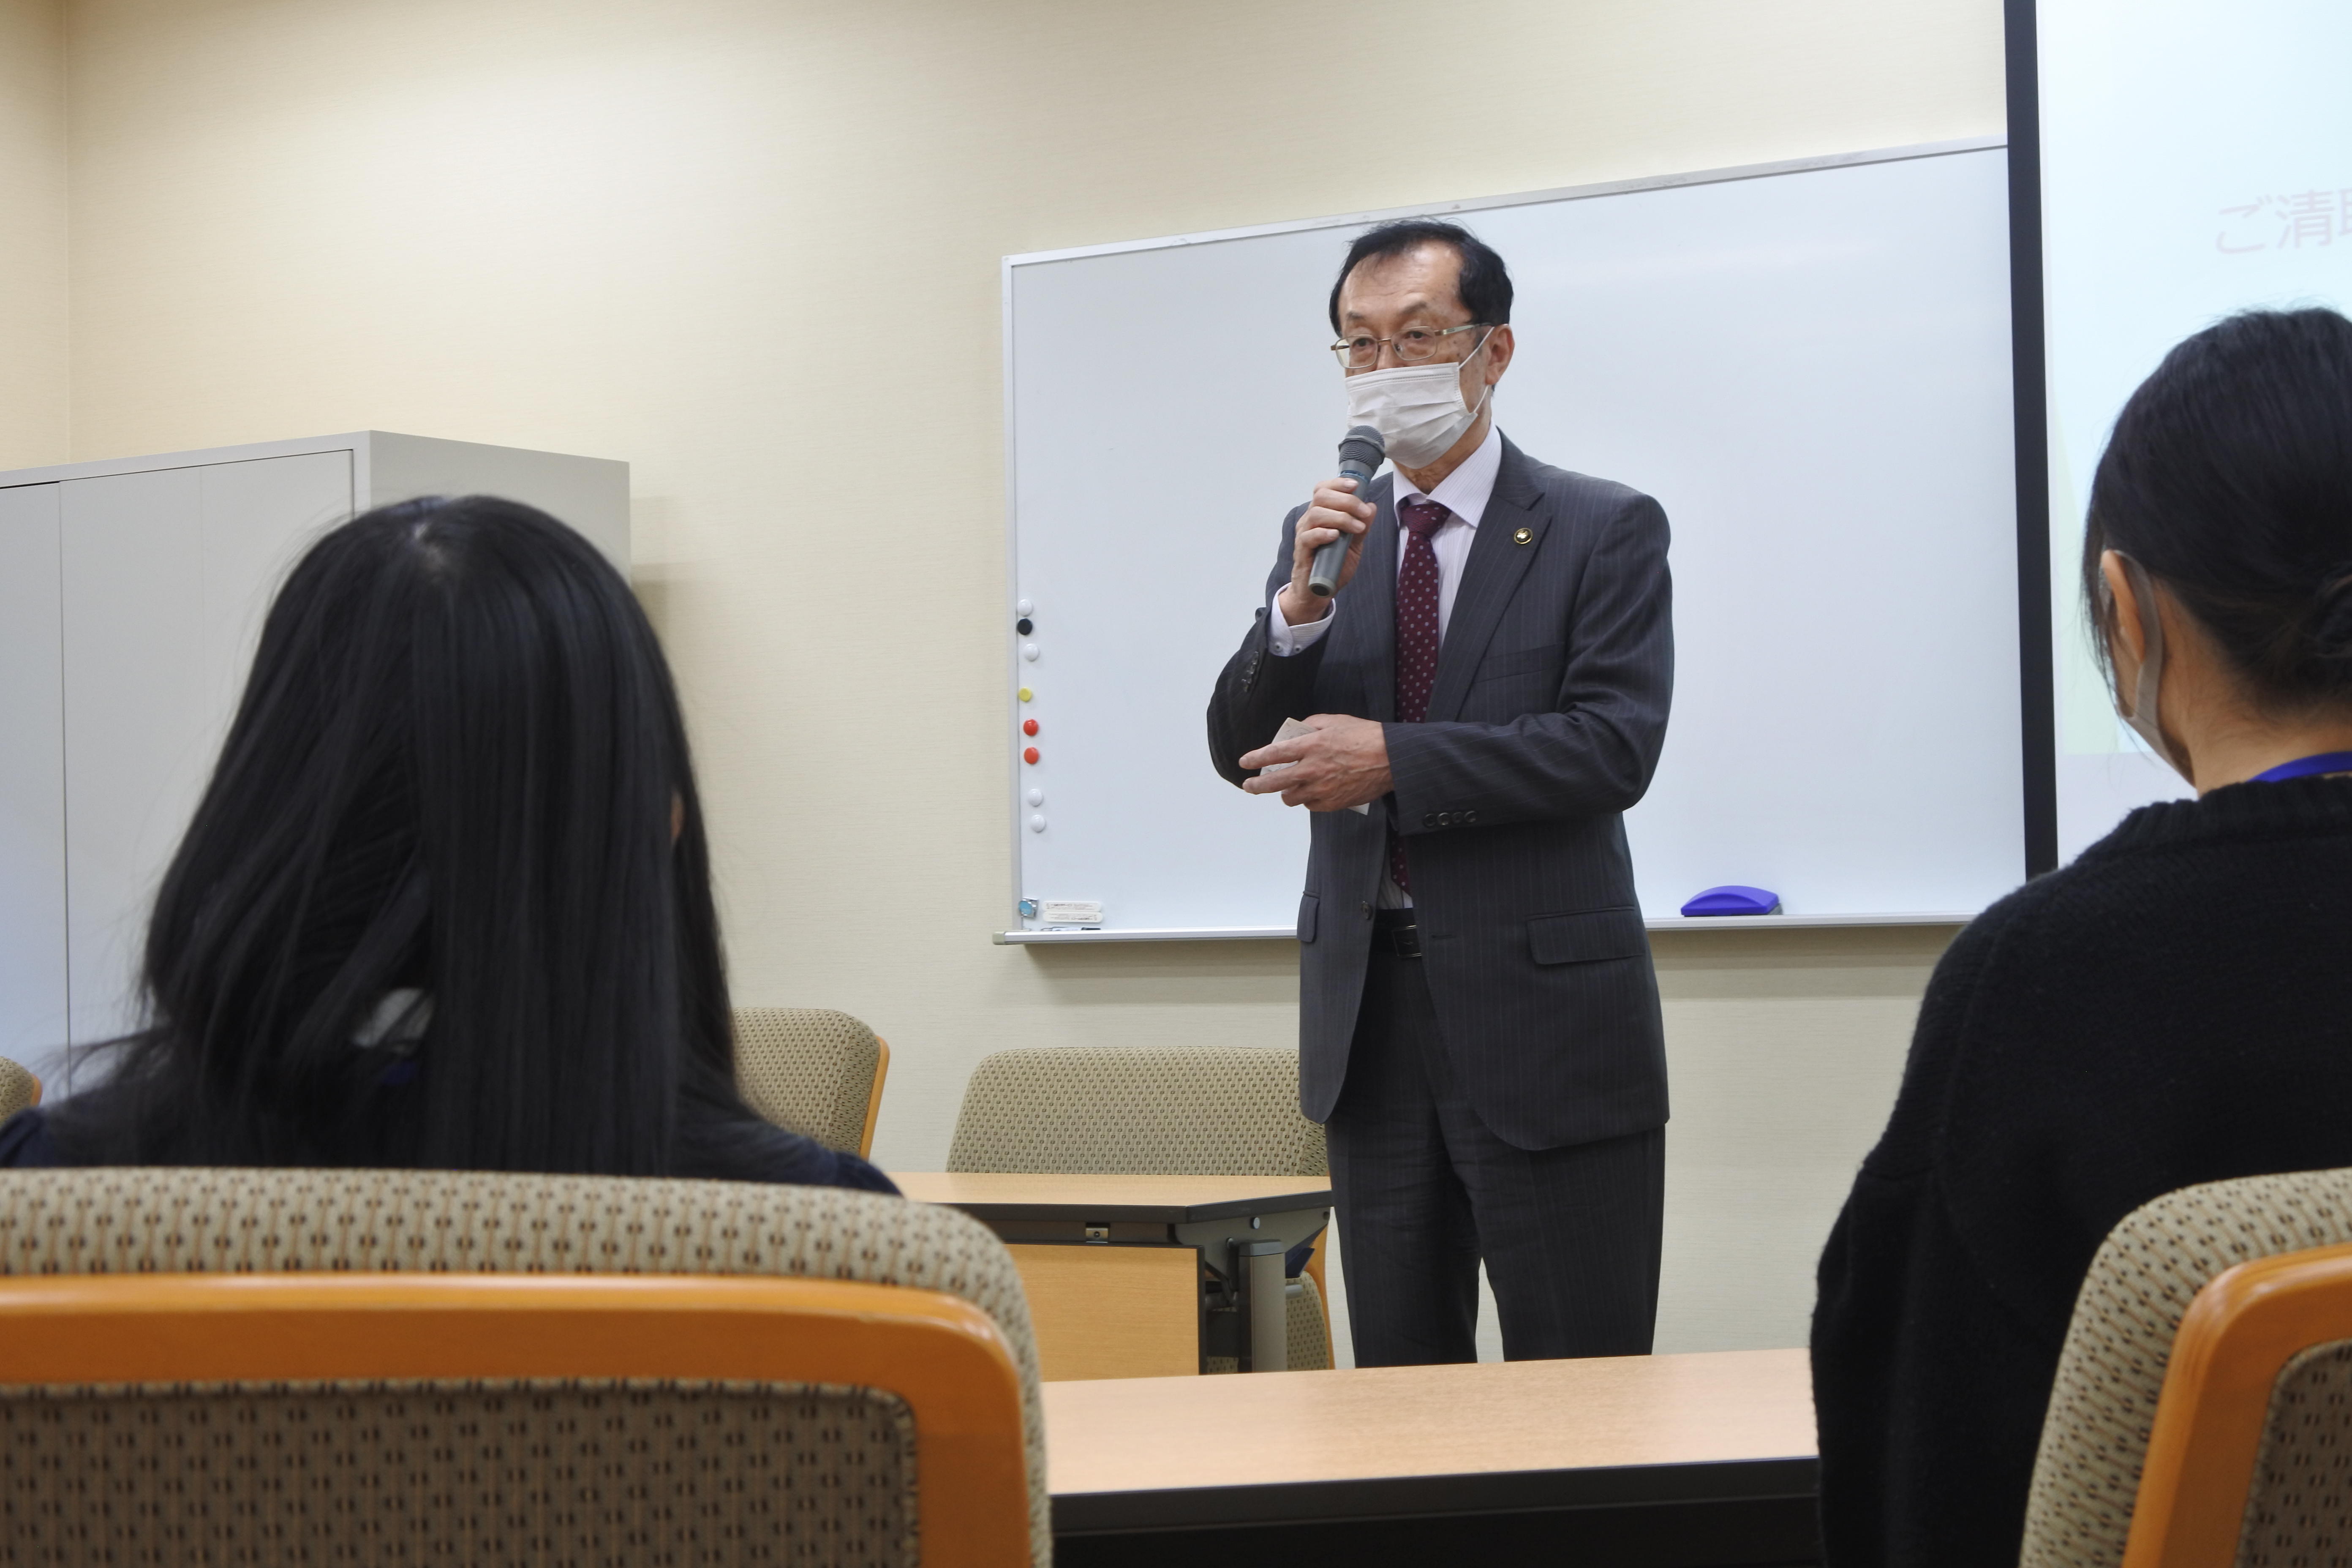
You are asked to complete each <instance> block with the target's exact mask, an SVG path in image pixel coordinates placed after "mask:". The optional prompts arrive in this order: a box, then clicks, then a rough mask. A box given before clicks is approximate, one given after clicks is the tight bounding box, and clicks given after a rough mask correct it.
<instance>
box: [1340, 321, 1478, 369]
mask: <svg viewBox="0 0 2352 1568" xmlns="http://www.w3.org/2000/svg"><path fill="white" fill-rule="evenodd" d="M1485 326H1486V322H1484V321H1471V322H1467V323H1465V325H1462V326H1459V327H1415V328H1413V329H1412V330H1411V331H1402V332H1399V333H1398V334H1397V335H1396V336H1394V337H1392V338H1374V337H1356V338H1341V339H1340V340H1339V342H1336V343H1333V344H1332V345H1331V357H1332V358H1334V359H1336V360H1338V361H1339V368H1340V369H1341V370H1347V371H1357V370H1370V369H1371V368H1372V367H1373V366H1374V365H1376V364H1378V363H1381V344H1382V343H1386V344H1387V345H1388V346H1389V347H1390V348H1391V349H1393V350H1395V351H1396V356H1397V359H1398V360H1399V361H1400V362H1401V363H1405V364H1427V363H1429V362H1430V361H1432V360H1433V359H1435V358H1436V357H1437V354H1438V351H1439V350H1440V349H1441V348H1443V347H1444V342H1445V340H1446V339H1447V338H1450V337H1452V336H1453V335H1454V333H1456V332H1475V331H1479V330H1480V329H1481V328H1483V327H1485ZM1476 352H1477V350H1475V348H1474V349H1473V350H1471V353H1476ZM1465 357H1467V356H1465Z"/></svg>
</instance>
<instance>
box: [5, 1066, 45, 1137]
mask: <svg viewBox="0 0 2352 1568" xmlns="http://www.w3.org/2000/svg"><path fill="white" fill-rule="evenodd" d="M40 1103H41V1080H40V1079H37V1078H35V1077H34V1076H33V1075H32V1073H31V1072H30V1071H29V1070H27V1069H26V1068H24V1067H21V1066H19V1065H18V1064H16V1062H12V1061H10V1060H9V1059H8V1058H5V1057H0V1121H7V1120H8V1118H10V1117H12V1116H14V1115H16V1112H18V1111H20V1110H26V1109H27V1108H28V1107H31V1106H36V1105H38V1104H40Z"/></svg>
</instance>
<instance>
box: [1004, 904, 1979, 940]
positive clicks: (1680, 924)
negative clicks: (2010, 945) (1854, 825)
mask: <svg viewBox="0 0 2352 1568" xmlns="http://www.w3.org/2000/svg"><path fill="white" fill-rule="evenodd" d="M1974 919H1976V916H1974V915H1971V914H1959V913H1952V912H1946V913H1932V912H1923V913H1918V914H1890V915H1706V916H1700V917H1696V918H1694V917H1691V916H1685V915H1664V916H1661V917H1659V918H1658V919H1655V920H1646V921H1643V922H1642V923H1643V925H1645V926H1647V927H1649V928H1650V930H1652V931H1716V930H1722V929H1728V928H1730V927H1734V926H1737V927H1738V928H1739V929H1741V930H1743V931H1750V930H1755V929H1757V928H1759V927H1761V928H1764V929H1768V930H1773V931H1813V930H1821V929H1824V928H1830V927H1839V926H1964V925H1966V924H1968V923H1969V921H1972V920H1974ZM1297 937H1298V933H1297V931H1295V930H1294V929H1292V928H1291V927H1289V926H1235V927H1231V928H1219V927H1213V926H1171V927H1166V928H1163V929H1160V930H1157V931H1118V930H1108V931H998V932H996V933H995V935H994V940H995V942H996V944H997V945H998V946H999V947H1014V946H1020V945H1022V944H1024V943H1029V942H1034V943H1039V944H1047V943H1059V942H1251V941H1261V940H1271V939H1276V938H1279V939H1281V940H1282V941H1285V942H1295V941H1297Z"/></svg>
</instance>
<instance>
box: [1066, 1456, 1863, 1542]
mask: <svg viewBox="0 0 2352 1568" xmlns="http://www.w3.org/2000/svg"><path fill="white" fill-rule="evenodd" d="M1820 1475H1821V1461H1820V1460H1819V1459H1818V1458H1815V1457H1813V1456H1811V1455H1790V1456H1786V1457H1781V1458H1759V1459H1716V1460H1700V1461H1695V1462H1691V1463H1682V1464H1666V1465H1612V1466H1578V1467H1574V1468H1559V1469H1529V1470H1479V1471H1469V1472H1463V1473H1458V1474H1451V1475H1434V1476H1373V1477H1351V1478H1349V1479H1344V1480H1317V1481H1269V1482H1262V1483H1255V1484H1248V1485H1241V1486H1220V1487H1181V1488H1176V1487H1171V1488H1154V1489H1148V1490H1129V1491H1090V1492H1056V1493H1055V1495H1054V1533H1055V1535H1057V1536H1058V1535H1095V1534H1102V1535H1110V1534H1119V1533H1124V1532H1127V1531H1147V1530H1171V1529H1178V1530H1181V1529H1201V1528H1213V1527H1216V1526H1220V1525H1246V1524H1309V1523H1316V1522H1319V1521H1335V1520H1361V1519H1381V1518H1390V1519H1408V1518H1413V1517H1418V1516H1427V1515H1433V1514H1465V1513H1502V1512H1515V1511H1524V1510H1536V1509H1578V1508H1624V1507H1629V1506H1641V1505H1643V1504H1652V1505H1655V1504H1671V1503H1714V1502H1743V1501H1753V1500H1769V1499H1774V1498H1800V1497H1811V1496H1813V1495H1814V1494H1815V1493H1816V1492H1817V1491H1818V1490H1819V1489H1820Z"/></svg>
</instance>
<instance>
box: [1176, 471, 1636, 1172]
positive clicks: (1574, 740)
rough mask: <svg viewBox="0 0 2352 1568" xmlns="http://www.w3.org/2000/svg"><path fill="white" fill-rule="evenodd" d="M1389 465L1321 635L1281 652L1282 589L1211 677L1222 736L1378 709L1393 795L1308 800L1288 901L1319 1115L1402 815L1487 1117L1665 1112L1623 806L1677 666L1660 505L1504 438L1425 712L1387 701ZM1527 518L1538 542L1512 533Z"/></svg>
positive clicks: (1569, 1119)
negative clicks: (1419, 716)
mask: <svg viewBox="0 0 2352 1568" xmlns="http://www.w3.org/2000/svg"><path fill="white" fill-rule="evenodd" d="M1393 489H1394V480H1393V479H1390V478H1387V477H1385V476H1384V477H1382V478H1381V479H1378V480H1376V481H1375V482H1374V484H1373V486H1372V490H1371V500H1373V501H1374V503H1375V504H1376V505H1377V506H1378V508H1379V511H1380V515H1379V519H1378V521H1375V522H1374V524H1373V525H1372V528H1371V531H1370V537H1369V538H1368V539H1367V541H1366V542H1365V545H1364V555H1363V561H1362V563H1361V564H1360V567H1359V569H1358V571H1357V573H1356V575H1355V578H1354V579H1353V581H1351V582H1350V583H1349V585H1348V586H1347V587H1346V588H1344V589H1342V590H1340V593H1339V598H1338V600H1337V603H1336V605H1335V610H1334V613H1335V614H1336V616H1338V619H1337V620H1336V621H1335V622H1334V623H1333V624H1332V627H1331V630H1330V632H1329V633H1328V635H1327V636H1325V637H1323V638H1321V639H1320V640H1319V641H1318V642H1317V643H1316V644H1315V645H1314V646H1313V647H1310V648H1307V649H1306V650H1304V651H1303V652H1300V653H1297V654H1295V655H1293V656H1291V657H1290V658H1275V657H1274V656H1273V655H1272V654H1270V653H1268V652H1267V650H1266V616H1267V613H1268V612H1267V609H1266V601H1267V600H1268V599H1271V598H1272V597H1273V595H1274V594H1275V593H1276V590H1278V589H1279V588H1280V586H1281V585H1282V584H1284V583H1286V582H1287V581H1288V580H1289V577H1290V552H1291V535H1292V533H1293V531H1295V530H1296V529H1297V523H1298V516H1299V512H1301V511H1304V510H1306V509H1305V508H1304V507H1301V508H1299V509H1297V510H1294V511H1293V512H1291V514H1290V515H1289V517H1287V518H1286V519H1285V520H1284V521H1283V528H1282V548H1281V550H1280V552H1279V553H1278V554H1277V556H1276V563H1275V570H1274V574H1273V575H1272V576H1271V577H1270V578H1269V579H1268V580H1267V586H1266V591H1265V594H1264V595H1261V596H1260V599H1259V603H1258V612H1257V623H1256V624H1255V626H1252V627H1251V628H1250V633H1249V636H1248V637H1244V639H1243V641H1242V646H1241V647H1240V649H1239V650H1238V651H1237V652H1235V653H1234V657H1233V658H1232V659H1231V660H1230V661H1229V662H1228V663H1227V664H1226V666H1225V668H1224V671H1223V674H1222V675H1220V676H1219V678H1218V680H1217V689H1216V693H1215V695H1214V696H1213V698H1212V699H1211V700H1210V702H1209V750H1210V752H1211V754H1212V755H1213V758H1214V760H1215V762H1216V766H1217V771H1218V772H1219V773H1223V775H1224V776H1225V777H1226V778H1227V779H1229V780H1231V781H1232V782H1233V783H1234V784H1240V783H1241V782H1242V781H1243V780H1244V778H1247V777H1248V776H1250V775H1249V774H1248V773H1246V772H1245V771H1244V769H1243V768H1242V767H1241V765H1240V763H1239V758H1240V757H1241V756H1242V754H1243V753H1244V752H1249V751H1252V750H1255V748H1256V747H1259V746H1262V745H1264V744H1265V743H1266V742H1268V741H1270V740H1272V739H1273V738H1274V732H1275V731H1276V730H1277V729H1279V728H1280V727H1281V725H1282V721H1283V720H1285V719H1286V718H1305V717H1307V715H1309V714H1313V713H1352V714H1356V715H1359V716H1360V717H1364V718H1370V719H1378V720H1381V721H1383V722H1384V723H1385V724H1386V726H1387V740H1388V751H1389V765H1390V769H1391V773H1393V775H1394V778H1395V783H1396V788H1395V792H1394V793H1393V794H1391V795H1388V796H1387V797H1385V798H1384V799H1383V800H1381V801H1380V802H1377V803H1375V805H1374V807H1373V809H1372V811H1371V812H1370V814H1368V815H1365V816H1359V815H1357V814H1356V813H1354V812H1352V811H1334V812H1318V813H1316V814H1315V816H1314V840H1313V848H1312V850H1311V851H1310V852H1309V854H1308V857H1307V889H1306V891H1305V893H1304V895H1303V896H1302V897H1301V898H1300V899H1299V901H1298V941H1299V944H1300V946H1299V1015H1298V1035H1299V1104H1300V1109H1301V1110H1304V1111H1305V1112H1306V1113H1307V1115H1308V1116H1310V1117H1312V1118H1313V1119H1315V1120H1316V1121H1324V1120H1327V1119H1328V1117H1329V1115H1330V1113H1331V1108H1332V1107H1333V1106H1334V1105H1335V1104H1337V1103H1338V1101H1339V1090H1340V1087H1341V1086H1342V1085H1343V1084H1344V1083H1345V1082H1346V1080H1347V1073H1348V1049H1349V1042H1350V1040H1351V1039H1352V1038H1353V1037H1354V1034H1355V1026H1356V1014H1357V1010H1358V1008H1359V1006H1360V1004H1361V1002H1362V999H1363V992H1364V972H1365V969H1366V967H1367V964H1368V963H1369V960H1370V949H1371V931H1372V919H1371V916H1372V910H1373V907H1374V904H1375V901H1376V900H1377V898H1378V895H1379V888H1380V883H1381V878H1382V877H1383V876H1385V875H1386V872H1387V830H1388V828H1389V827H1390V826H1394V827H1395V828H1396V830H1397V832H1398V833H1399V834H1401V835H1402V836H1403V837H1404V841H1405V854H1406V858H1407V859H1408V862H1409V863H1410V865H1411V867H1412V894H1413V902H1414V904H1415V906H1416V908H1417V909H1418V910H1419V911H1420V912H1419V921H1418V923H1419V926H1420V929H1421V939H1422V947H1423V953H1424V958H1423V963H1425V964H1426V966H1427V973H1428V977H1429V988H1430V992H1431V994H1432V997H1433V1000H1434V1002H1435V1004H1436V1007H1437V1017H1438V1024H1439V1027H1440V1029H1441V1030H1442V1031H1443V1033H1444V1039H1445V1047H1446V1051H1447V1054H1448V1055H1449V1056H1450V1057H1451V1058H1452V1059H1453V1062H1454V1069H1455V1071H1456V1073H1457V1074H1458V1075H1459V1077H1460V1079H1461V1080H1462V1082H1463V1084H1464V1085H1465V1089H1467V1092H1468V1093H1469V1096H1470V1100H1471V1103H1472V1105H1473V1106H1474V1107H1475V1109H1476V1110H1477V1112H1478V1114H1479V1116H1480V1117H1481V1118H1482V1119H1483V1120H1484V1121H1486V1125H1487V1126H1488V1127H1489V1128H1491V1129H1492V1130H1493V1131H1495V1132H1496V1134H1497V1135H1498V1136H1500V1137H1502V1138H1503V1139H1505V1140H1506V1141H1507V1142H1511V1143H1513V1144H1515V1145H1517V1146H1518V1147H1520V1148H1523V1149H1549V1148H1556V1147H1559V1146H1560V1145H1563V1144H1569V1143H1580V1142H1589V1141H1591V1140H1593V1139H1599V1138H1612V1137H1616V1136H1618V1135H1620V1134H1622V1133H1628V1132H1638V1131H1643V1130H1644V1129H1647V1128H1651V1127H1656V1126H1659V1125H1661V1124H1662V1123H1664V1121H1665V1120H1666V1063H1665V1047H1664V1036H1663V1032H1662V1029H1661V1027H1660V1023H1659V1017H1658V986H1657V977H1656V974H1655V973H1654V971H1653V969H1652V968H1651V963H1650V947H1649V941H1648V937H1647V934H1646V933H1645V931H1643V925H1642V913H1641V910H1640V908H1639V907H1638V906H1637V904H1636V903H1635V900H1634V896H1633V860H1632V858H1631V856H1630V855H1629V854H1628V853H1627V850H1626V847H1625V827H1624V822H1623V818H1622V816H1621V814H1622V812H1623V811H1624V810H1625V809H1626V808H1627V807H1629V806H1631V805H1633V803H1634V802H1636V801H1638V800H1640V799H1641V798H1642V795H1643V791H1644V790H1646V789H1647V788H1648V787H1649V784H1650V776H1651V773H1653V772H1654V769H1655V768H1656V766H1657V761H1658V752H1659V748H1660V746H1661V745H1662V744H1663V742H1664V739H1665V732H1666V707H1667V703H1668V700H1669V699H1670V697H1671V695H1672V693H1673V688H1674V663H1675V655H1674V623H1673V602H1672V601H1673V593H1672V584H1671V582H1670V580H1669V578H1668V575H1667V571H1666V518H1665V513H1664V511H1663V510H1661V509H1660V508H1659V506H1658V503H1657V502H1656V501H1654V500H1651V499H1650V498H1649V497H1648V496H1645V495H1643V494H1641V493H1640V492H1638V491H1635V490H1632V489H1626V488H1625V487H1624V486H1622V485H1617V484H1612V483H1610V482H1609V481H1607V480H1605V479H1588V478H1587V477H1585V476H1584V475H1582V474H1571V473H1569V472H1566V471H1565V470H1563V469H1559V468H1549V467H1548V466H1546V465H1544V464H1542V463H1538V462H1535V461H1533V460H1531V459H1530V458H1528V457H1527V455H1526V454H1524V453H1522V452H1521V451H1520V450H1519V449H1518V448H1517V447H1515V446H1513V445H1512V444H1511V443H1510V442H1509V441H1508V440H1506V441H1505V442H1504V443H1503V463H1502V469H1501V471H1500V473H1499V474H1498V475H1497V476H1496V481H1495V493H1494V497H1493V499H1492V500H1490V501H1488V503H1487V507H1486V514H1485V515H1484V516H1483V517H1482V518H1481V519H1480V520H1479V523H1478V529H1477V532H1476V534H1475V537H1474V540H1473V542H1472V544H1471V546H1470V555H1469V559H1468V561H1467V562H1466V563H1465V564H1464V567H1463V572H1462V581H1461V583H1460V584H1459V586H1458V587H1457V588H1456V590H1455V595H1454V613H1453V616H1451V618H1450V619H1449V621H1448V623H1447V626H1446V633H1445V641H1444V646H1443V647H1441V648H1440V650H1439V653H1438V661H1437V680H1436V685H1435V686H1434V688H1433V689H1432V691H1431V693H1430V700H1429V713H1428V719H1427V721H1426V722H1424V723H1420V724H1401V723H1398V722H1397V721H1396V657H1395V647H1396V636H1395V632H1396V576H1397V548H1398V542H1397V526H1396V513H1395V510H1394V507H1393V503H1392V492H1393ZM1521 530H1525V531H1526V532H1527V535H1528V542H1527V543H1525V544H1521V543H1518V542H1517V537H1516V536H1517V534H1518V533H1519V531H1521Z"/></svg>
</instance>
